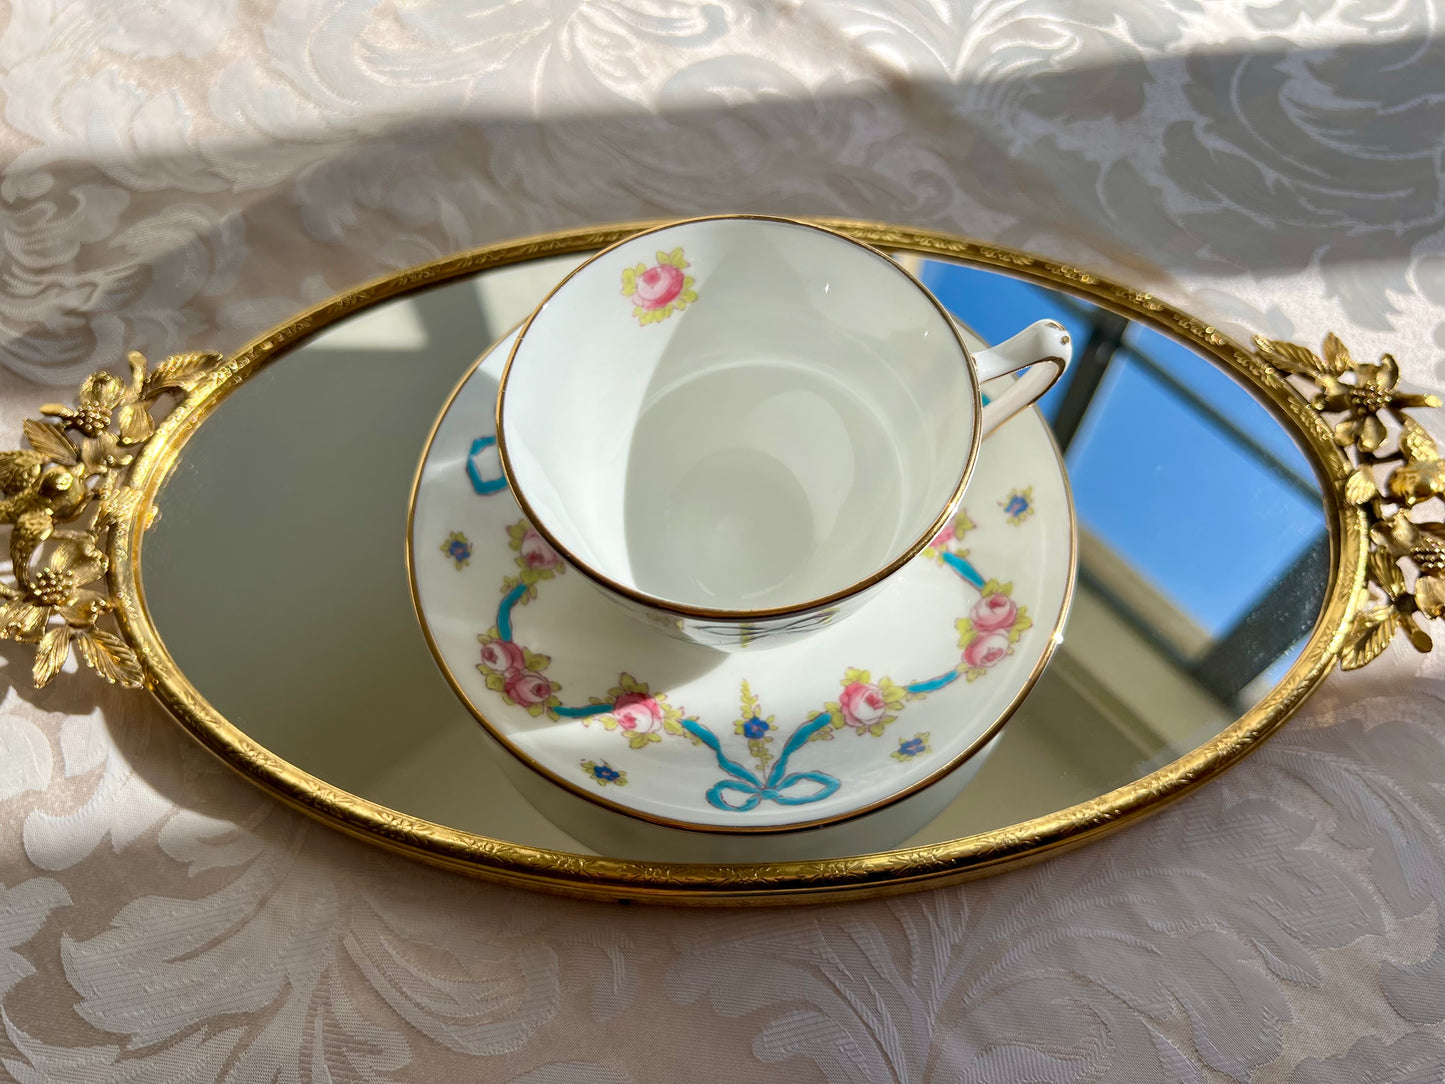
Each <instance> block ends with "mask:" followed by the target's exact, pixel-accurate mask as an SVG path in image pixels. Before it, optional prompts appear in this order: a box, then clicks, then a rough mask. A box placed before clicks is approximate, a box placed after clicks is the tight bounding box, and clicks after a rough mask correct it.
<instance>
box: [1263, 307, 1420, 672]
mask: <svg viewBox="0 0 1445 1084" xmlns="http://www.w3.org/2000/svg"><path fill="white" fill-rule="evenodd" d="M1254 343H1255V352H1256V355H1257V356H1258V357H1259V358H1260V359H1261V360H1262V361H1264V362H1266V363H1268V364H1269V365H1272V366H1273V367H1274V368H1275V369H1276V370H1278V371H1279V372H1281V373H1289V374H1292V375H1294V376H1297V377H1303V378H1304V379H1306V380H1309V381H1310V382H1312V383H1313V384H1314V386H1315V389H1316V391H1315V394H1314V396H1313V398H1311V399H1310V405H1311V406H1312V407H1314V409H1315V410H1317V411H1318V412H1319V413H1320V414H1321V415H1325V416H1327V417H1328V419H1329V422H1330V424H1331V428H1332V430H1333V433H1334V440H1335V443H1336V444H1338V445H1339V446H1340V447H1341V448H1344V449H1347V450H1348V451H1347V453H1346V454H1347V455H1349V456H1350V457H1351V460H1352V464H1353V470H1351V471H1350V474H1349V476H1348V477H1347V478H1346V479H1345V482H1344V498H1345V501H1346V502H1347V503H1349V504H1352V505H1356V506H1358V507H1359V508H1360V510H1361V512H1362V513H1363V514H1364V515H1365V517H1366V519H1367V521H1368V528H1369V537H1370V552H1369V556H1368V560H1367V561H1366V567H1367V573H1368V579H1367V583H1368V585H1369V588H1370V590H1369V591H1367V592H1366V593H1365V599H1364V600H1363V603H1362V604H1368V603H1369V601H1370V599H1372V598H1374V599H1376V604H1375V605H1373V606H1369V607H1368V608H1364V609H1361V610H1360V611H1359V612H1358V613H1356V614H1355V617H1354V621H1353V623H1352V624H1351V626H1350V630H1349V633H1348V635H1347V637H1346V640H1345V646H1344V649H1343V650H1342V652H1341V654H1340V666H1341V667H1342V668H1343V669H1345V670H1356V669H1358V668H1359V667H1361V666H1364V665H1366V664H1367V663H1369V662H1370V661H1372V660H1373V659H1375V658H1377V657H1378V656H1379V655H1380V654H1381V652H1383V651H1384V650H1385V648H1386V647H1388V646H1389V643H1390V640H1391V639H1393V638H1394V635H1395V633H1396V632H1403V633H1404V634H1405V637H1406V639H1408V640H1409V641H1410V643H1411V645H1412V646H1414V647H1415V649H1416V650H1417V651H1422V652H1423V651H1429V650H1430V648H1431V642H1432V641H1431V636H1430V634H1429V633H1428V632H1426V631H1425V629H1423V628H1421V626H1420V624H1419V623H1418V621H1417V615H1419V616H1420V617H1424V618H1430V619H1433V618H1439V617H1442V616H1445V524H1442V523H1417V522H1416V521H1415V520H1414V519H1413V518H1412V516H1413V513H1414V512H1415V510H1416V508H1417V506H1419V505H1422V504H1424V502H1426V501H1428V500H1431V499H1432V498H1435V497H1440V496H1442V495H1445V462H1442V461H1441V459H1440V449H1439V445H1438V444H1437V443H1436V441H1435V439H1434V438H1433V437H1432V436H1430V434H1429V433H1428V432H1426V430H1425V427H1424V426H1423V425H1421V424H1420V423H1419V422H1418V421H1416V420H1415V419H1414V418H1413V417H1411V416H1410V415H1409V414H1406V413H1405V411H1406V410H1411V409H1418V408H1420V407H1438V406H1439V405H1440V399H1439V398H1438V397H1437V396H1434V395H1421V394H1416V393H1413V392H1406V391H1402V390H1400V386H1399V384H1400V366H1399V364H1398V363H1397V362H1396V361H1395V359H1394V357H1392V356H1391V355H1389V354H1381V355H1380V360H1379V361H1378V362H1377V363H1375V364H1368V363H1365V362H1357V361H1355V360H1354V358H1353V357H1352V356H1351V355H1350V351H1349V348H1348V347H1346V346H1345V344H1344V343H1343V342H1341V341H1340V339H1339V337H1338V336H1337V335H1335V334H1334V333H1333V332H1331V333H1330V334H1329V335H1327V336H1325V341H1324V347H1323V351H1322V353H1323V356H1321V355H1319V354H1316V353H1314V351H1312V350H1309V349H1306V348H1305V347H1303V346H1299V345H1297V344H1295V343H1286V342H1278V341H1276V340H1273V339H1266V338H1264V337H1263V336H1256V337H1255V340H1254ZM1387 418H1388V419H1390V420H1391V421H1393V422H1394V423H1395V425H1396V427H1397V431H1396V435H1395V438H1394V440H1393V444H1394V447H1393V449H1392V448H1391V447H1390V445H1391V443H1392V442H1391V438H1390V429H1389V427H1388V426H1387V425H1386V419H1387ZM1381 477H1383V478H1384V479H1385V482H1384V485H1383V486H1381V485H1380V482H1379V479H1380V478H1381ZM1401 561H1408V562H1409V563H1410V565H1411V566H1413V568H1414V571H1415V578H1414V581H1413V583H1410V582H1408V581H1407V580H1406V577H1405V570H1404V569H1402V568H1401V566H1400V562H1401ZM1379 595H1383V596H1384V598H1383V599H1382V600H1380V599H1378V597H1377V596H1379Z"/></svg>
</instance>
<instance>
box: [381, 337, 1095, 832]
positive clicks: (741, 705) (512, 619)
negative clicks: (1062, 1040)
mask: <svg viewBox="0 0 1445 1084" xmlns="http://www.w3.org/2000/svg"><path fill="white" fill-rule="evenodd" d="M515 337H516V332H515V331H513V332H512V333H511V334H509V335H508V336H506V337H505V338H503V339H502V340H501V341H500V342H498V343H496V344H495V345H494V346H493V347H492V348H491V349H490V350H489V351H488V352H487V353H486V354H484V355H483V356H482V357H481V358H480V359H479V360H478V362H477V364H476V365H475V366H474V367H473V369H472V370H471V371H470V372H469V373H468V375H467V376H466V377H465V378H464V379H463V381H462V382H461V384H460V385H459V386H458V388H457V390H456V391H455V392H454V393H453V395H452V398H451V399H450V401H449V402H448V403H447V404H446V406H445V408H444V409H443V411H442V414H441V416H440V417H439V419H438V421H437V424H436V427H435V428H434V430H433V432H432V435H431V438H430V440H429V442H428V444H427V447H426V449H425V451H424V453H423V457H422V461H421V465H420V467H419V468H418V471H417V476H416V482H415V486H414V489H413V493H412V506H411V510H410V522H409V525H408V537H407V560H408V567H409V571H410V575H411V585H412V594H413V599H414V601H415V604H416V609H417V614H418V616H419V618H420V621H421V625H422V629H423V631H424V633H425V635H426V637H427V640H428V643H429V645H430V647H431V649H432V653H433V655H434V657H435V658H436V661H437V663H438V665H439V666H440V668H441V670H442V672H443V674H444V676H445V677H446V679H447V680H448V682H449V683H450V684H451V686H452V688H453V689H454V691H455V692H456V693H457V695H458V696H459V697H461V699H462V700H463V701H464V702H465V704H466V705H467V707H468V708H469V709H470V711H471V712H472V714H473V715H474V716H475V717H476V718H477V720H478V722H480V723H481V724H482V726H483V727H484V728H485V729H486V730H487V732H489V733H490V734H491V736H492V737H494V738H495V739H496V740H497V741H498V742H499V743H500V744H501V745H502V747H503V748H505V749H506V750H507V751H508V752H509V753H511V754H512V755H513V756H514V757H515V758H516V759H517V761H519V762H520V763H522V764H525V765H527V766H528V767H530V768H531V769H532V770H533V771H534V772H536V773H539V775H540V777H543V778H545V779H546V780H549V781H550V782H551V783H552V784H555V785H556V786H557V787H560V788H564V789H565V790H566V791H568V792H571V794H573V795H576V796H579V797H582V798H585V799H587V800H588V801H589V802H591V803H594V805H593V806H592V807H590V812H592V813H596V812H597V810H596V806H598V805H600V806H603V807H606V808H608V809H610V810H612V811H614V812H616V813H619V814H623V815H625V816H628V817H631V818H640V819H641V820H643V821H650V822H652V823H653V824H654V825H663V826H667V827H669V828H671V829H688V830H695V831H698V832H702V833H708V834H716V833H779V832H785V831H788V830H791V829H798V828H805V827H816V826H820V825H826V824H830V823H833V822H838V821H842V820H845V819H849V818H856V817H859V816H860V815H862V814H865V813H869V812H870V811H874V810H879V809H881V808H882V807H884V806H888V805H890V804H891V803H895V802H898V801H899V800H900V799H904V798H905V797H907V796H909V795H915V796H916V795H917V792H920V791H921V790H922V789H923V788H929V787H930V784H933V783H935V782H936V781H938V780H940V779H942V778H943V777H944V776H946V775H948V774H949V773H950V772H954V770H955V769H957V768H959V766H960V765H963V764H964V763H965V762H966V761H968V760H969V759H970V758H971V757H974V756H975V754H976V753H978V752H979V750H981V749H982V748H984V746H985V745H986V744H987V743H988V742H989V740H990V739H991V738H992V737H993V736H994V734H995V733H996V732H997V731H998V729H999V728H1000V727H1001V726H1002V725H1003V723H1004V722H1005V721H1006V720H1007V718H1008V717H1009V715H1010V714H1011V713H1012V711H1013V710H1014V709H1015V708H1016V707H1017V706H1018V704H1019V702H1020V701H1021V700H1022V698H1023V696H1024V695H1025V693H1026V692H1027V691H1028V689H1029V688H1030V687H1031V686H1032V685H1033V683H1034V681H1035V680H1037V678H1038V676H1039V675H1040V673H1041V672H1042V671H1043V668H1044V665H1045V663H1046V662H1047V660H1048V658H1049V656H1050V655H1051V653H1052V651H1053V649H1054V647H1055V646H1056V645H1057V644H1058V642H1059V640H1060V629H1061V628H1062V625H1063V621H1064V617H1065V615H1066V611H1067V608H1068V603H1069V599H1070V596H1071V593H1072V588H1073V578H1074V548H1075V526H1074V518H1073V508H1072V503H1071V500H1070V496H1069V490H1068V484H1067V482H1066V480H1065V476H1064V472H1063V467H1062V463H1061V461H1060V458H1059V454H1058V451H1057V448H1056V446H1055V445H1054V443H1053V441H1052V437H1051V436H1050V435H1049V433H1048V430H1047V428H1046V427H1045V425H1044V423H1043V422H1042V420H1041V419H1040V418H1039V417H1038V415H1037V414H1036V413H1035V412H1033V411H1029V412H1026V413H1025V414H1023V415H1020V416H1019V417H1018V418H1016V419H1014V421H1012V422H1011V423H1009V424H1007V425H1005V426H1004V427H1003V428H1002V429H1001V430H999V431H998V432H997V433H996V434H994V435H993V436H991V437H990V438H989V439H988V440H987V441H986V442H985V443H984V445H983V449H982V452H981V454H980V457H979V461H978V464H977V467H976V469H975V473H974V476H973V478H972V480H971V481H970V483H969V487H968V490H967V492H966V494H965V497H964V501H963V504H962V506H961V510H960V513H959V515H958V516H957V517H956V518H955V519H954V520H953V521H952V522H950V523H949V524H948V525H947V526H946V527H945V528H944V529H943V531H942V532H941V533H940V534H939V535H938V536H937V537H936V538H935V539H934V541H933V544H932V545H931V546H930V547H929V548H928V549H926V550H925V551H924V552H923V554H922V555H920V556H919V557H918V558H916V559H915V560H914V561H913V562H912V563H911V564H910V565H908V566H907V567H905V568H904V569H902V570H900V571H899V572H898V573H897V574H896V575H895V576H894V577H893V578H892V579H891V580H890V581H889V583H888V584H887V585H886V586H885V587H884V589H883V590H881V591H880V592H879V594H878V596H877V597H876V598H874V599H872V600H870V601H869V602H868V603H867V604H866V605H865V606H864V607H863V608H862V609H860V610H859V611H858V613H857V614H855V615H853V616H851V617H849V618H848V619H847V620H845V621H841V622H839V623H838V624H836V625H834V626H832V627H830V628H826V629H823V630H820V631H818V632H817V633H816V634H814V635H812V636H810V637H806V638H804V639H801V640H798V641H793V642H788V643H784V644H781V645H779V646H767V645H761V644H760V645H759V646H758V647H757V648H756V649H755V650H748V649H747V648H744V649H743V650H740V651H735V652H732V653H722V652H718V651H715V650H712V649H710V648H707V647H702V646H698V645H695V644H688V643H684V642H682V641H679V640H675V639H673V638H671V637H668V636H666V635H664V634H662V633H660V632H656V631H654V630H651V629H648V628H646V627H644V626H642V625H641V624H639V623H638V622H636V621H635V620H633V619H631V618H630V617H628V616H627V615H626V614H624V613H623V612H622V611H621V610H620V608H618V607H617V606H615V605H614V604H613V603H611V602H609V601H608V600H607V599H606V598H605V597H604V596H603V595H602V594H601V593H599V592H598V591H596V590H595V589H594V588H593V587H592V586H591V585H590V584H589V583H587V582H586V581H585V580H584V579H583V578H582V577H581V576H580V575H578V574H577V573H576V572H575V571H569V570H568V569H567V568H566V566H565V565H564V564H563V563H562V562H561V561H560V560H559V558H558V556H557V554H556V553H554V552H553V551H552V549H551V548H550V547H549V546H548V545H547V544H546V542H545V541H544V540H543V539H542V538H541V536H540V535H539V534H537V532H536V531H535V530H533V529H532V528H531V527H530V526H529V524H528V523H527V522H526V520H525V519H524V518H523V517H522V513H521V511H520V509H519V508H518V505H517V503H516V502H515V501H514V500H513V498H512V496H511V494H510V492H508V489H507V485H506V482H505V481H504V480H503V478H502V475H501V470H500V466H499V463H498V460H497V452H496V439H495V433H494V408H495V400H496V389H497V381H498V378H499V376H500V371H501V368H502V365H503V364H504V362H505V361H506V358H507V355H508V353H509V352H510V349H511V346H512V343H513V342H514V340H515ZM521 774H522V775H524V776H525V775H527V774H529V773H526V772H523V773H521ZM962 774H971V773H960V775H962ZM532 782H534V783H535V782H536V780H535V779H534V780H532ZM950 782H953V780H950ZM528 789H529V790H530V792H531V794H529V797H531V796H532V795H534V794H538V793H543V798H544V801H545V791H548V790H551V788H542V791H541V792H539V791H538V788H536V787H535V786H533V787H530V788H528ZM943 789H950V788H943ZM952 789H955V790H956V788H952ZM951 796H952V795H951V794H949V795H947V796H946V797H949V798H951ZM939 797H940V799H942V798H943V797H945V796H944V795H942V794H941V792H940V795H939ZM914 804H915V805H918V804H919V803H914ZM935 804H940V803H938V802H933V801H930V802H928V803H927V805H928V806H929V808H931V807H932V806H933V805H935ZM582 808H584V809H587V808H588V807H582ZM543 811H544V812H547V810H545V809H544V810H543ZM554 819H556V818H555V817H554ZM870 819H871V818H870ZM572 820H573V822H574V823H571V824H568V825H566V826H565V827H567V828H568V829H569V830H571V831H573V834H576V835H579V838H583V839H584V842H589V843H590V842H591V841H590V840H588V839H587V838H586V831H585V828H584V830H583V831H582V832H578V831H577V830H576V829H577V826H576V824H575V821H576V818H575V817H573V818H572ZM608 820H611V818H608ZM902 831H903V834H907V830H906V829H904V830H902ZM900 838H901V836H900ZM604 853H606V852H604ZM855 853H856V852H855Z"/></svg>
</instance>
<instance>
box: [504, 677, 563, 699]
mask: <svg viewBox="0 0 1445 1084" xmlns="http://www.w3.org/2000/svg"><path fill="white" fill-rule="evenodd" d="M503 691H504V692H506V694H507V695H508V696H510V697H511V698H512V700H513V701H514V702H515V703H517V704H519V705H521V706H522V707H524V708H530V707H532V706H533V705H534V704H545V703H546V702H547V698H548V697H549V696H551V695H552V683H551V682H550V681H548V680H547V679H546V678H544V677H543V676H542V675H541V674H538V673H535V672H534V671H531V670H514V671H513V672H512V673H510V674H508V675H507V684H506V685H505V686H503Z"/></svg>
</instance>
